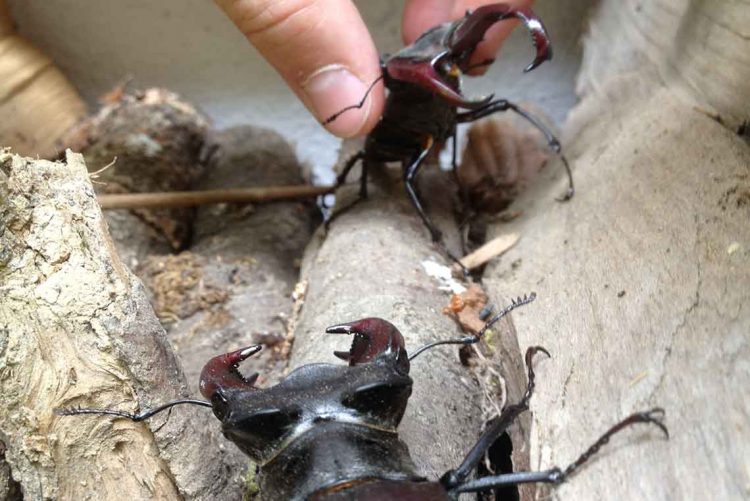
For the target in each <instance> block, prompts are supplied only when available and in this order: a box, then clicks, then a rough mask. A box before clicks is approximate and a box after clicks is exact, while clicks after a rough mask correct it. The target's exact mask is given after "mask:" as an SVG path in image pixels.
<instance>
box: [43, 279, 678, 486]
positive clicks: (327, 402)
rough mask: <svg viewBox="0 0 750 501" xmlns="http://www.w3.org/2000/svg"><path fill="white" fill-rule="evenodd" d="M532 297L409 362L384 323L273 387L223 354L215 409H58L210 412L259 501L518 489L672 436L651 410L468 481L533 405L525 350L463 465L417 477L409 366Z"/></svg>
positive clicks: (215, 366) (214, 374)
mask: <svg viewBox="0 0 750 501" xmlns="http://www.w3.org/2000/svg"><path fill="white" fill-rule="evenodd" d="M533 299H534V295H533V294H532V295H531V296H530V297H528V298H527V297H524V298H523V299H521V298H519V299H518V300H517V301H514V302H513V303H512V304H511V305H509V306H508V307H506V308H505V309H504V310H502V311H501V312H500V313H498V314H497V315H496V316H495V317H494V318H492V319H491V320H490V321H488V322H487V323H486V324H485V326H484V328H483V329H482V330H481V331H480V332H479V333H478V334H477V335H476V336H467V337H463V338H458V339H448V340H442V341H437V342H434V343H430V344H428V345H426V346H423V347H422V348H420V349H418V350H417V351H415V352H414V353H413V354H412V355H411V356H409V355H408V354H407V352H406V348H405V346H404V338H403V336H402V335H401V333H400V332H399V331H398V329H396V327H394V326H393V325H392V324H391V323H389V322H387V321H385V320H382V319H380V318H366V319H363V320H359V321H356V322H351V323H347V324H340V325H335V326H333V327H329V328H328V329H326V332H328V333H331V334H352V335H354V338H353V341H352V344H351V348H350V349H349V351H348V352H334V353H335V355H336V356H337V357H339V358H342V359H344V360H347V361H348V362H349V365H348V366H345V365H333V364H310V365H305V366H302V367H299V368H298V369H296V370H295V371H293V372H291V373H290V374H289V375H288V376H287V377H286V378H285V379H284V380H283V381H281V382H280V383H279V384H277V385H276V386H272V387H270V388H256V387H255V386H254V385H253V383H254V382H255V379H256V377H257V374H255V375H253V376H251V377H248V378H245V377H243V376H242V375H241V374H240V372H239V371H238V366H239V364H240V362H242V361H243V360H245V359H246V358H248V357H250V356H251V355H253V354H254V353H257V352H258V351H260V346H257V345H256V346H251V347H249V348H245V349H242V350H238V351H234V352H231V353H227V354H225V355H220V356H217V357H215V358H213V359H211V360H210V361H209V362H208V363H207V364H206V366H205V367H204V368H203V372H202V373H201V378H200V388H201V393H202V394H203V396H204V397H206V398H207V399H208V400H210V403H209V402H204V401H201V400H178V401H175V402H170V403H167V404H165V405H162V406H160V407H158V408H156V409H153V410H150V411H147V412H143V413H140V414H129V413H125V412H120V411H115V410H97V409H80V408H78V409H63V410H58V411H57V413H58V414H62V415H72V414H109V415H114V416H121V417H125V418H128V419H132V420H134V421H141V420H144V419H146V418H149V417H151V416H153V415H154V414H156V413H157V412H160V411H162V410H165V409H168V408H170V407H172V406H174V405H177V404H183V403H186V404H197V405H202V406H206V407H211V408H212V409H213V412H214V414H215V415H216V417H217V418H218V419H219V420H220V421H221V425H222V431H223V432H224V436H226V437H227V438H228V439H229V440H231V441H232V442H234V443H235V444H236V445H237V446H238V447H239V448H240V449H241V450H242V451H243V452H245V453H246V454H247V455H248V456H250V457H251V458H252V459H253V460H254V461H255V462H256V463H257V464H258V465H259V467H260V478H259V480H260V485H261V493H262V495H263V498H264V499H285V500H286V499H294V500H303V499H304V500H320V501H334V500H345V499H357V500H364V501H376V500H392V499H408V500H412V501H420V500H421V501H427V500H430V501H434V500H440V499H444V500H448V499H457V498H458V496H459V495H460V494H461V493H465V492H483V491H491V490H494V489H497V488H499V487H506V486H512V485H518V484H522V483H536V482H544V483H550V484H559V483H561V482H564V481H565V480H566V479H567V478H568V477H570V476H571V475H572V474H573V473H574V472H576V471H577V470H578V469H579V468H580V467H581V465H583V464H584V463H585V462H586V461H587V460H588V459H589V458H590V457H591V456H592V455H594V454H595V453H596V452H597V451H598V450H599V448H600V447H602V446H603V445H604V444H606V443H607V442H608V441H609V439H610V437H612V435H614V434H615V433H617V432H618V431H620V430H622V429H623V428H626V427H628V426H630V425H632V424H635V423H653V424H655V425H656V426H658V427H659V428H661V430H662V431H663V432H664V433H665V434H667V436H668V432H667V428H666V427H665V425H664V424H663V422H662V418H663V412H664V411H663V410H662V409H658V408H657V409H652V410H649V411H646V412H639V413H636V414H632V415H631V416H628V417H627V418H625V419H624V420H622V421H620V422H619V423H617V424H616V425H615V426H613V427H612V428H610V429H609V430H608V431H607V432H606V433H605V434H604V435H602V436H601V437H600V438H599V439H598V440H597V441H596V442H595V443H594V444H593V445H592V446H591V447H589V448H588V449H587V450H586V451H585V452H584V453H583V454H582V455H581V456H580V457H579V458H578V459H577V460H576V461H574V462H573V463H571V464H570V465H569V466H567V467H566V468H558V467H554V468H551V469H549V470H545V471H540V472H513V473H507V474H501V475H490V476H486V477H482V478H472V477H473V472H474V470H475V469H476V468H477V465H478V464H479V462H480V461H481V460H482V459H483V457H484V456H485V454H486V453H487V451H488V449H489V448H490V446H491V445H492V444H493V443H494V442H495V441H496V440H497V439H498V438H499V437H500V436H501V435H502V434H503V433H504V431H505V430H506V429H507V428H508V426H510V425H511V423H512V422H513V421H514V420H515V419H516V417H518V415H519V414H521V413H522V412H524V411H526V410H528V408H529V399H530V398H531V394H532V392H533V391H534V370H533V368H532V361H533V360H532V359H533V357H534V355H535V354H536V353H538V352H542V353H545V354H547V355H548V356H549V353H547V351H546V350H545V349H544V348H541V347H538V346H537V347H533V348H529V349H528V351H527V352H526V366H527V370H528V385H527V387H526V393H525V395H524V396H523V398H522V399H521V401H520V402H518V403H516V404H513V405H509V406H507V407H505V409H504V410H503V411H502V413H501V414H500V416H498V417H496V418H495V419H493V420H492V421H490V422H489V423H488V425H487V427H486V429H485V430H484V433H482V434H481V436H480V437H479V440H478V441H477V443H476V445H475V446H474V447H473V448H472V449H471V451H470V452H469V453H468V454H467V455H466V457H465V458H464V460H463V462H462V463H461V464H460V466H458V467H457V468H455V469H453V470H450V471H448V472H446V473H445V474H444V475H443V476H442V477H441V478H440V479H439V480H427V479H425V478H424V477H422V476H420V475H419V474H418V473H417V471H416V468H415V466H414V462H413V461H412V459H411V457H410V456H409V451H408V449H407V447H406V444H404V442H402V441H401V440H400V439H399V437H398V434H397V431H396V428H397V426H398V424H399V422H400V421H401V418H402V417H403V415H404V411H405V410H406V405H407V402H408V400H409V396H410V395H411V391H412V379H411V377H409V363H410V361H411V360H413V359H414V357H416V356H417V355H419V354H421V353H423V352H424V351H425V350H428V349H430V348H433V347H435V346H439V345H443V344H461V345H468V344H472V343H476V342H477V341H479V339H480V338H481V336H482V335H483V334H484V332H485V331H486V330H487V329H489V328H490V327H491V326H492V325H493V324H494V323H495V322H497V321H498V320H499V319H500V318H502V317H503V316H505V315H507V314H508V313H509V312H510V311H511V310H513V309H515V308H517V307H518V306H520V305H523V304H526V303H529V302H531V301H532V300H533Z"/></svg>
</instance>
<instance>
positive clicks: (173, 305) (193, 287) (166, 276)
mask: <svg viewBox="0 0 750 501" xmlns="http://www.w3.org/2000/svg"><path fill="white" fill-rule="evenodd" d="M204 263H205V258H203V257H201V256H198V255H196V254H193V253H192V252H187V251H186V252H181V253H180V254H177V255H168V256H151V257H149V258H148V259H146V261H145V262H144V263H143V265H142V266H141V268H140V270H139V271H140V273H139V275H140V277H141V278H142V280H143V281H144V283H145V285H146V287H147V288H148V289H149V290H150V291H151V293H152V294H153V300H152V301H151V303H152V305H153V307H154V311H155V312H156V315H157V316H158V317H159V320H161V321H162V323H171V322H176V321H178V320H180V319H184V318H187V317H190V316H191V315H193V314H194V313H196V312H198V311H200V310H210V309H211V308H212V307H214V306H215V305H219V304H223V303H225V302H226V301H227V300H228V299H229V293H228V292H227V291H226V290H224V289H222V288H220V287H218V286H216V285H212V284H210V283H207V282H206V281H205V280H204V276H203V265H204ZM210 318H213V320H209V318H207V319H206V322H209V323H210V324H212V325H211V326H210V327H212V328H215V327H220V326H221V325H223V324H225V323H226V322H225V321H226V319H225V318H224V315H217V316H215V318H214V316H210ZM206 322H201V327H202V328H208V327H209V326H207V325H205V324H206ZM196 327H197V326H196Z"/></svg>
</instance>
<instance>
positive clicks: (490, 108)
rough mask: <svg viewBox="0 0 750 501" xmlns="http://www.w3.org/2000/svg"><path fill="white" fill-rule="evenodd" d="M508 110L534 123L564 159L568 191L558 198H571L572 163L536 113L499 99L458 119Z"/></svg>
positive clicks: (468, 120)
mask: <svg viewBox="0 0 750 501" xmlns="http://www.w3.org/2000/svg"><path fill="white" fill-rule="evenodd" d="M508 110H511V111H513V112H514V113H517V114H518V115H519V116H521V117H523V118H524V119H525V120H526V121H528V122H529V123H530V124H531V125H533V126H534V127H535V128H536V129H537V130H539V131H540V132H541V133H542V134H544V137H545V139H546V140H547V144H548V145H549V148H550V149H551V150H552V151H553V152H555V153H556V154H557V155H559V156H560V160H562V163H563V165H564V166H565V173H566V174H567V175H568V191H567V193H565V195H563V196H562V197H561V198H558V199H557V200H558V201H560V202H565V201H567V200H570V199H571V198H572V197H573V195H574V194H575V187H574V186H573V172H571V170H570V164H568V159H567V158H565V155H563V154H562V147H561V146H560V141H559V140H558V139H557V138H556V137H555V135H554V134H553V133H552V131H551V130H549V128H548V127H547V126H546V125H544V124H543V123H542V122H541V120H539V119H538V118H537V117H535V116H534V115H532V114H531V113H529V112H528V111H526V110H524V109H523V108H521V107H520V106H518V105H517V104H515V103H512V102H510V101H508V100H506V99H498V100H496V101H492V102H491V103H489V104H487V105H486V106H483V107H481V108H479V109H476V110H471V111H465V112H462V113H457V114H456V121H457V122H458V123H467V122H473V121H475V120H479V119H480V118H484V117H486V116H488V115H491V114H493V113H497V112H499V111H508Z"/></svg>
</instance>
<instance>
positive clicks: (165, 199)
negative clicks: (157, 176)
mask: <svg viewBox="0 0 750 501" xmlns="http://www.w3.org/2000/svg"><path fill="white" fill-rule="evenodd" d="M332 192H333V186H309V185H298V186H270V187H265V188H235V189H226V190H203V191H169V192H154V193H106V194H101V195H98V196H97V200H98V201H99V205H100V206H101V208H102V209H154V208H157V207H158V208H166V207H170V208H173V207H195V206H197V205H207V204H219V203H252V202H278V201H282V200H298V199H304V198H314V197H317V196H320V195H325V194H328V193H332Z"/></svg>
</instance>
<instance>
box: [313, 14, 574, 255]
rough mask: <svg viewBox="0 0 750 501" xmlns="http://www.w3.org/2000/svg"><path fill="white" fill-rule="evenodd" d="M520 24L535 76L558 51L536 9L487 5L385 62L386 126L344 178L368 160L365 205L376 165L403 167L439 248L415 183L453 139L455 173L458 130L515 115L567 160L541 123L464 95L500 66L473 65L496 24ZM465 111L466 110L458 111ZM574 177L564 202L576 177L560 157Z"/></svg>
mask: <svg viewBox="0 0 750 501" xmlns="http://www.w3.org/2000/svg"><path fill="white" fill-rule="evenodd" d="M513 17H516V18H518V19H520V20H521V21H523V23H524V24H525V25H526V28H528V30H529V31H530V32H531V36H532V40H533V42H534V46H535V47H536V57H535V58H534V61H533V62H532V63H531V64H530V65H528V66H527V67H526V69H525V70H524V71H531V70H533V69H534V68H536V67H537V66H539V65H540V64H541V63H543V62H544V61H546V60H548V59H550V58H551V57H552V48H551V45H550V40H549V37H548V36H547V32H546V30H545V28H544V25H542V22H541V20H539V18H538V17H536V15H535V14H534V13H533V12H532V11H531V10H530V9H523V8H515V7H511V6H509V5H505V4H503V3H496V4H491V5H485V6H483V7H480V8H478V9H477V10H475V11H474V12H471V13H467V14H466V16H464V17H463V18H462V19H460V20H458V21H455V22H452V23H445V24H441V25H439V26H435V27H434V28H432V29H430V30H428V31H426V32H425V33H424V34H422V36H420V37H419V38H418V39H417V40H416V41H415V42H414V43H413V44H412V45H409V46H408V47H404V48H403V49H401V50H400V51H398V52H397V53H396V54H394V55H392V56H389V57H387V58H385V60H384V61H383V62H382V68H383V74H382V76H381V77H380V78H378V80H376V81H375V82H374V83H373V84H372V86H371V87H370V89H369V90H368V91H367V93H368V94H369V92H370V90H372V88H373V87H374V85H375V84H376V83H377V82H378V81H380V80H381V79H382V80H383V81H384V83H385V86H386V88H387V89H388V90H389V94H388V98H387V101H386V104H385V110H384V112H383V117H382V118H381V120H380V122H378V124H377V125H376V126H375V129H373V131H372V132H371V133H370V134H369V135H368V136H367V139H366V140H365V147H364V149H363V150H361V151H359V152H358V153H356V154H355V155H354V156H353V157H351V158H350V159H349V160H348V162H347V163H346V165H345V166H344V168H343V170H342V171H341V174H340V175H339V176H338V179H337V186H338V185H341V184H343V183H344V181H345V180H346V177H347V175H348V174H349V171H350V170H351V169H352V167H353V166H354V165H355V164H356V163H357V162H358V161H360V160H361V161H362V177H361V180H360V182H361V184H360V199H362V198H365V197H366V196H367V170H368V167H369V166H370V164H372V163H375V162H402V165H403V171H404V174H403V175H404V183H405V184H406V191H407V192H408V194H409V197H410V199H411V202H412V203H413V204H414V207H415V208H416V209H417V212H419V215H420V217H421V218H422V221H424V224H425V225H426V226H427V228H428V229H429V230H430V234H431V236H432V239H433V241H435V242H440V241H441V233H440V231H439V230H438V229H437V227H436V226H435V224H434V223H433V222H432V220H431V219H430V218H429V217H428V216H427V214H426V213H425V211H424V209H423V208H422V204H421V202H420V200H419V197H418V196H417V190H416V186H415V179H416V177H417V173H418V172H419V168H420V166H421V165H422V163H423V162H424V160H425V158H427V157H428V155H430V153H431V152H432V150H433V149H434V148H436V147H437V145H440V144H443V143H444V142H445V141H447V140H448V139H449V138H453V168H454V170H455V168H456V126H457V125H458V124H461V123H467V122H473V121H475V120H478V119H480V118H483V117H486V116H488V115H491V114H492V113H495V112H498V111H506V110H511V111H514V112H515V113H517V114H519V115H520V116H522V117H523V118H524V119H526V120H528V121H529V122H530V123H531V124H532V125H533V126H534V127H536V128H537V129H539V130H540V131H541V132H542V133H543V134H544V136H545V137H546V139H547V143H548V144H549V147H550V148H551V149H552V150H553V151H554V152H555V153H558V154H559V153H560V150H561V148H560V142H559V141H558V140H557V138H556V137H555V136H554V135H553V134H552V132H551V131H550V130H549V129H548V128H547V127H545V126H544V124H543V123H542V122H541V121H540V120H539V119H538V118H536V117H534V116H533V115H531V114H530V113H528V112H527V111H525V110H523V109H521V108H520V107H518V106H517V105H516V104H514V103H512V102H510V101H507V100H505V99H494V100H493V96H492V95H489V96H486V97H482V98H479V99H468V98H466V97H464V96H463V95H461V74H462V73H467V72H468V71H470V70H471V69H472V68H476V67H477V66H486V65H489V64H491V63H492V62H493V61H492V60H488V61H484V62H482V63H479V64H475V65H472V64H471V63H470V61H471V56H472V54H473V53H474V49H475V48H476V47H477V45H478V44H479V43H480V42H481V41H482V38H483V37H484V34H485V32H486V31H487V30H488V29H489V28H490V27H491V26H492V25H493V24H494V23H496V22H498V21H502V20H504V19H509V18H513ZM366 99H367V94H366V95H365V97H364V98H363V99H362V101H361V102H360V103H359V104H356V105H353V106H349V107H346V108H344V109H342V110H341V111H339V112H337V113H336V114H334V115H332V116H331V117H329V118H328V119H327V120H325V121H324V122H323V123H324V124H327V123H330V122H332V121H333V120H335V119H336V118H338V117H339V116H340V115H341V114H342V113H344V112H346V111H348V110H350V109H354V108H361V107H362V106H363V105H364V103H365V100H366ZM459 109H463V110H467V111H459ZM561 159H562V161H563V165H564V166H565V170H566V172H567V175H568V191H567V193H566V194H565V196H564V197H563V198H561V199H560V200H568V199H570V198H571V197H572V196H573V193H574V189H573V175H572V173H571V171H570V166H569V165H568V161H567V159H566V158H565V157H564V156H562V155H561Z"/></svg>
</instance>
